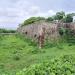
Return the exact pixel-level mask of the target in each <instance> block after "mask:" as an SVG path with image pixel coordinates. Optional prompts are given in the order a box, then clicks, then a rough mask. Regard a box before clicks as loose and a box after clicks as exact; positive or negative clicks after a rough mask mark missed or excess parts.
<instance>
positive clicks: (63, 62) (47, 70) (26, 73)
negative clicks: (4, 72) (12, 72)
mask: <svg viewBox="0 0 75 75" xmlns="http://www.w3.org/2000/svg"><path fill="white" fill-rule="evenodd" d="M74 65H75V58H74V57H73V56H72V55H64V56H62V57H60V58H59V59H52V60H51V59H50V62H43V63H40V64H36V65H33V66H30V67H29V68H27V69H26V68H25V69H23V70H22V71H20V72H19V73H16V75H74V74H75V66H74Z"/></svg>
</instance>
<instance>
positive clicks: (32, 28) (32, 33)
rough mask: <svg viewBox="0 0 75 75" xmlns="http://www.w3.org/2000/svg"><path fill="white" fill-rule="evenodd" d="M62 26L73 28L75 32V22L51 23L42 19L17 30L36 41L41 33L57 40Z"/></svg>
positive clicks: (47, 37)
mask: <svg viewBox="0 0 75 75" xmlns="http://www.w3.org/2000/svg"><path fill="white" fill-rule="evenodd" d="M61 27H63V28H66V29H70V30H73V33H75V23H59V22H58V23H54V22H53V23H49V22H42V21H40V22H36V23H33V24H29V25H26V26H20V27H19V28H18V29H17V31H18V32H19V33H20V34H23V35H25V36H26V37H28V38H31V39H33V40H35V41H38V38H39V36H40V35H42V36H43V35H44V37H43V38H44V39H49V40H57V39H59V37H60V35H59V29H60V28H61Z"/></svg>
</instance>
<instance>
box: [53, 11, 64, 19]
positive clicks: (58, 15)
mask: <svg viewBox="0 0 75 75" xmlns="http://www.w3.org/2000/svg"><path fill="white" fill-rule="evenodd" d="M64 16H65V12H63V11H61V12H57V13H56V15H55V16H54V19H55V20H62V19H63V17H64Z"/></svg>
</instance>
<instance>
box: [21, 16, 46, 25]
mask: <svg viewBox="0 0 75 75" xmlns="http://www.w3.org/2000/svg"><path fill="white" fill-rule="evenodd" d="M40 20H45V18H44V17H30V18H29V19H27V20H25V21H24V23H23V24H22V26H23V25H28V24H32V23H35V22H37V21H40Z"/></svg>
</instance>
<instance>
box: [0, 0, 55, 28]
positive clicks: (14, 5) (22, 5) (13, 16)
mask: <svg viewBox="0 0 75 75" xmlns="http://www.w3.org/2000/svg"><path fill="white" fill-rule="evenodd" d="M7 1H8V4H7V3H6V5H5V6H6V7H5V6H2V7H0V24H1V25H0V27H2V25H3V27H6V26H7V27H10V26H9V25H11V27H13V26H12V25H14V27H17V25H18V24H19V23H22V22H23V21H24V20H25V19H27V18H29V17H32V16H44V17H47V16H51V15H54V14H55V12H54V11H53V10H49V11H46V12H42V10H41V8H40V7H39V6H37V5H35V4H33V3H30V2H29V1H26V0H17V1H15V0H7ZM4 4H5V3H4ZM5 24H6V26H5Z"/></svg>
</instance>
